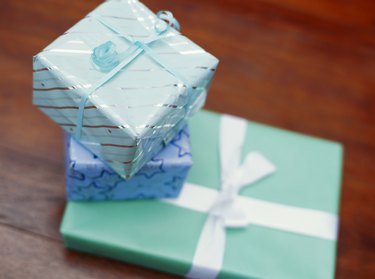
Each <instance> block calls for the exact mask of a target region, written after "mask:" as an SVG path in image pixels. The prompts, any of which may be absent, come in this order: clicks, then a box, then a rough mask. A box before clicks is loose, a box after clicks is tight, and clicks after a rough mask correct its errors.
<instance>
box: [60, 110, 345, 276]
mask: <svg viewBox="0 0 375 279" xmlns="http://www.w3.org/2000/svg"><path fill="white" fill-rule="evenodd" d="M189 128H190V131H191V145H192V154H193V156H194V165H193V167H192V169H191V171H190V174H189V176H188V179H187V182H186V185H185V186H184V189H183V192H182V193H181V195H180V197H179V198H178V199H173V200H171V199H169V200H168V199H166V200H155V201H131V202H108V201H106V202H97V203H84V202H69V203H68V205H67V208H66V211H65V214H64V217H63V221H62V225H61V233H62V235H63V238H64V243H65V245H66V246H67V247H69V248H71V249H74V250H78V251H82V252H87V253H92V254H96V255H100V256H106V257H110V258H113V259H118V260H122V261H125V262H130V263H134V264H139V265H143V266H146V267H149V268H154V269H158V270H163V271H166V272H170V273H173V274H178V275H183V276H187V277H191V278H216V277H218V278H333V277H334V271H335V258H336V242H337V240H336V237H337V226H338V216H337V214H338V208H339V196H340V183H341V168H342V147H341V145H340V144H338V143H335V142H330V141H326V140H321V139H317V138H313V137H308V136H304V135H300V134H297V133H292V132H288V131H285V130H280V129H277V128H272V127H269V126H265V125H261V124H257V123H254V122H248V121H245V120H243V119H240V118H235V117H231V116H227V115H220V114H216V113H212V112H208V111H201V112H198V113H197V114H196V116H194V117H193V118H192V119H191V120H190V122H189ZM244 187H246V188H244Z"/></svg>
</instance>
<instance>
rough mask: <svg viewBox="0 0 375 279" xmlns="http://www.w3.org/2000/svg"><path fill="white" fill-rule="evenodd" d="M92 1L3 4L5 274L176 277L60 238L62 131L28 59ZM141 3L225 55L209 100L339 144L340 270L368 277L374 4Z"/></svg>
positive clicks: (374, 221) (371, 262) (371, 260)
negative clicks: (69, 245)
mask: <svg viewBox="0 0 375 279" xmlns="http://www.w3.org/2000/svg"><path fill="white" fill-rule="evenodd" d="M99 3H100V1H98V0H96V1H66V0H55V1H52V0H44V1H21V0H18V1H15V0H2V1H1V2H0V38H1V40H0V125H1V127H2V131H1V132H0V246H1V248H0V278H172V276H170V275H166V274H162V273H158V272H154V271H151V270H147V269H143V268H140V267H136V266H133V265H128V264H124V263H119V262H116V261H111V260H107V259H103V258H98V257H94V256H89V255H84V254H79V253H75V252H71V251H68V250H67V249H65V248H64V246H63V244H62V241H61V237H60V235H59V224H60V220H61V216H62V213H63V210H64V206H65V192H64V187H65V185H64V169H63V144H62V130H61V129H60V128H59V127H58V126H57V125H55V124H54V123H53V122H52V121H50V120H49V119H48V118H47V117H46V116H44V115H43V114H42V113H41V112H40V111H38V110H37V109H36V108H35V107H33V106H32V105H31V96H32V69H31V64H32V63H31V62H32V60H31V59H32V55H34V54H36V53H37V52H39V51H40V50H41V49H42V48H44V47H45V46H46V45H47V44H48V43H50V42H51V41H52V40H54V39H55V38H56V37H58V36H59V35H60V34H62V33H63V32H64V31H65V30H66V29H68V28H69V27H70V26H72V25H73V24H74V23H75V22H76V21H78V20H79V19H80V18H81V17H83V16H84V15H85V14H86V13H88V12H89V11H90V10H91V9H92V8H94V7H95V6H96V5H97V4H99ZM145 4H146V5H148V6H149V7H150V8H152V9H153V10H154V11H157V10H160V9H168V10H173V11H174V13H175V15H176V17H177V18H178V19H179V20H180V23H181V24H182V31H183V32H184V33H185V34H186V35H188V36H189V37H191V38H192V39H193V40H194V41H196V42H198V43H199V44H200V45H202V46H203V47H204V48H206V49H207V50H209V51H210V52H212V53H213V54H215V55H216V56H217V57H219V58H220V59H221V65H220V66H219V69H218V72H217V75H216V77H215V79H214V82H213V86H212V89H211V92H210V95H209V99H208V102H207V106H206V107H207V108H208V109H211V110H214V111H218V112H225V113H231V114H235V115H238V116H242V117H246V118H248V119H251V120H254V121H259V122H263V123H267V124H271V125H274V126H278V127H281V128H285V129H290V130H293V131H298V132H302V133H306V134H310V135H314V136H318V137H323V138H327V139H331V140H335V141H340V142H342V143H343V144H344V146H345V163H344V178H343V187H342V203H341V210H340V218H341V224H340V235H339V243H338V259H337V278H375V207H374V203H375V179H374V176H375V166H374V165H375V156H374V155H375V128H374V126H375V2H374V1H371V0H361V1H355V0H348V1H327V0H319V1H296V0H283V1H277V0H254V1H241V0H234V1H233V0H222V1H214V0H207V1H188V0H179V1H171V0H169V1H166V0H163V1H157V2H156V1H151V0H145ZM306 253H309V251H306Z"/></svg>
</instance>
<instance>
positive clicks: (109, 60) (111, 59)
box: [91, 41, 120, 72]
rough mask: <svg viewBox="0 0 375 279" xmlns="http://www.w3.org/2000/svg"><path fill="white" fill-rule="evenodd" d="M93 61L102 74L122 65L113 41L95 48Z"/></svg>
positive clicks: (92, 56) (92, 55)
mask: <svg viewBox="0 0 375 279" xmlns="http://www.w3.org/2000/svg"><path fill="white" fill-rule="evenodd" d="M91 59H92V62H93V64H94V66H95V68H96V69H98V70H99V71H102V72H109V71H110V70H112V69H113V68H114V67H116V66H117V65H118V64H119V63H120V61H119V57H118V53H117V51H116V45H115V44H114V43H113V42H112V41H107V42H105V43H103V44H101V45H100V46H97V47H96V48H94V50H93V52H92V54H91Z"/></svg>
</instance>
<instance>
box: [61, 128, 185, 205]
mask: <svg viewBox="0 0 375 279" xmlns="http://www.w3.org/2000/svg"><path fill="white" fill-rule="evenodd" d="M191 165H192V158H191V153H190V142H189V132H188V129H187V128H184V129H183V130H181V131H180V132H179V133H178V135H177V136H176V137H175V138H174V139H173V140H172V141H171V142H170V143H169V144H168V145H167V146H166V147H165V148H163V149H162V150H161V151H160V152H159V153H158V154H157V155H156V156H154V157H153V158H152V159H151V161H149V162H148V163H147V164H145V165H144V166H143V167H142V169H141V170H140V171H139V172H138V173H136V174H135V175H134V176H133V177H132V178H131V179H129V180H124V179H123V178H122V177H120V176H119V175H118V174H117V173H115V172H114V171H113V170H112V169H111V168H110V167H109V166H107V165H106V164H105V163H104V162H103V161H102V160H100V158H98V157H97V156H96V155H94V154H93V153H91V152H90V151H89V150H87V149H86V148H85V147H84V146H83V145H81V144H80V143H79V142H77V141H76V140H75V139H74V138H73V137H70V136H67V137H66V190H67V197H68V200H90V201H95V200H128V199H155V198H168V197H170V198H172V197H177V196H178V194H179V193H180V191H181V187H182V185H183V183H184V182H185V179H186V176H187V174H188V172H189V169H190V167H191Z"/></svg>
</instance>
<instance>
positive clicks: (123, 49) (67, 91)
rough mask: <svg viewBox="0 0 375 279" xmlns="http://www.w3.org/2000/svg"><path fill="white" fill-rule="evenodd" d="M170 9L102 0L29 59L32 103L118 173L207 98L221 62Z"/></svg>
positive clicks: (143, 159) (168, 136)
mask: <svg viewBox="0 0 375 279" xmlns="http://www.w3.org/2000/svg"><path fill="white" fill-rule="evenodd" d="M178 30H179V24H178V22H177V20H176V19H175V18H174V17H173V15H172V13H170V12H167V11H163V12H159V13H158V14H156V15H155V14H154V13H153V12H151V11H150V10H149V9H148V8H147V7H145V6H144V5H143V4H142V3H140V2H138V1H136V0H130V1H125V0H124V1H118V0H117V1H106V2H105V3H103V4H102V5H100V6H99V7H98V8H96V9H95V10H94V11H92V12H91V13H89V14H88V15H87V16H86V17H84V18H83V19H82V20H80V21H79V22H78V23H77V24H76V25H74V26H73V27H72V28H71V29H69V30H68V31H67V32H65V33H64V34H63V35H62V36H60V37H59V38H57V39H56V40H55V41H54V42H53V43H51V44H50V45H49V46H47V47H46V48H45V49H44V50H43V51H42V52H41V53H39V54H38V55H36V56H35V57H34V59H33V68H34V70H33V72H34V75H33V87H34V88H33V103H34V104H35V105H36V106H37V107H38V108H39V109H41V110H42V111H43V112H44V113H45V114H47V115H48V116H49V117H50V118H51V119H52V120H53V121H55V122H56V123H57V124H59V125H60V126H61V127H62V128H63V129H64V130H65V131H66V132H68V133H70V134H73V135H74V137H75V138H76V139H78V140H82V142H84V145H85V146H86V148H88V149H89V150H90V151H91V152H93V153H94V154H96V155H97V156H99V157H100V158H102V159H103V160H104V161H105V162H106V163H107V164H108V165H110V166H111V168H112V169H113V170H114V171H116V172H117V173H118V174H119V175H120V176H121V177H123V178H129V177H131V176H132V175H134V174H135V173H137V172H138V171H139V170H140V169H141V167H142V166H143V165H144V164H146V163H147V162H148V161H149V160H150V159H151V158H152V157H153V156H154V155H155V154H156V153H157V152H158V151H159V150H161V149H162V147H163V146H165V145H166V144H167V143H168V142H169V141H170V140H172V139H173V138H174V137H175V135H176V134H177V133H178V131H179V130H181V128H182V127H184V126H185V124H186V121H187V118H188V117H189V116H191V115H192V114H194V113H195V112H196V111H197V110H199V109H200V108H201V107H202V105H203V104H204V101H205V98H206V94H207V90H208V87H209V85H210V82H211V79H212V78H213V75H214V73H215V70H216V67H217V64H218V60H217V59H216V58H215V57H214V56H212V55H211V54H209V53H208V52H206V51H205V50H203V49H202V48H201V47H199V46H198V45H196V44H195V43H193V42H192V41H190V40H189V39H188V38H187V37H185V36H183V35H182V34H181V33H180V32H179V31H178Z"/></svg>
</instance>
